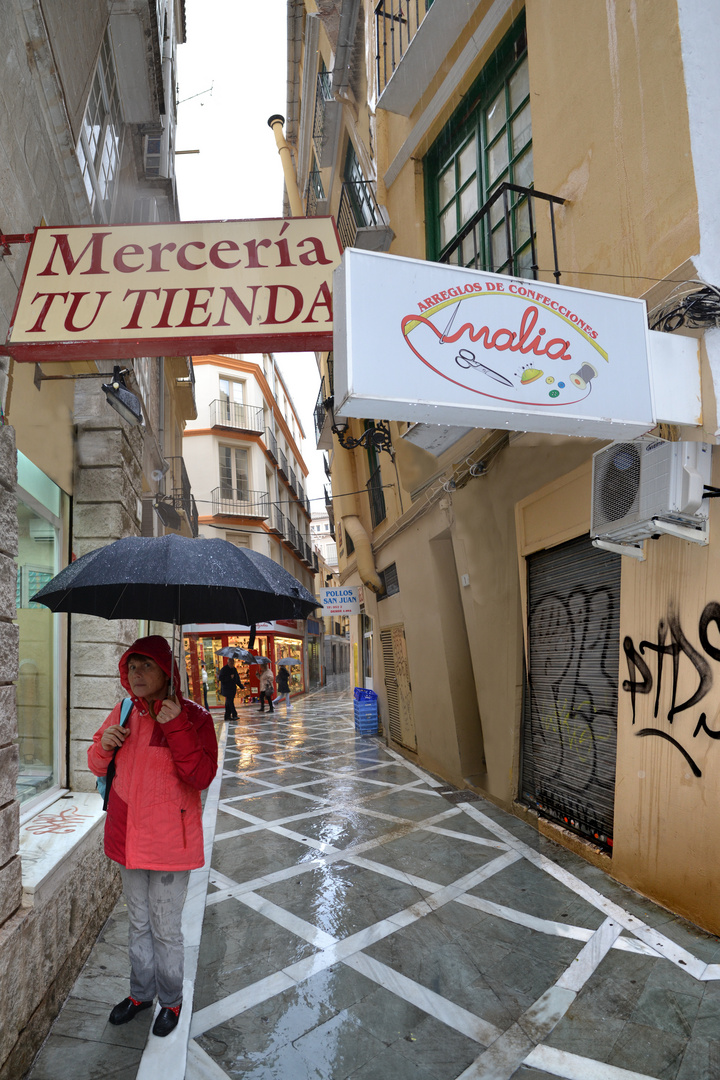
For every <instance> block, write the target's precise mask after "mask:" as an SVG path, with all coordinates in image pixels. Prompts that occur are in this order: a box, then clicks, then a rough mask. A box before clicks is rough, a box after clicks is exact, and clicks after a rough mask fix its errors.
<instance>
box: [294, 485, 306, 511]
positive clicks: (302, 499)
mask: <svg viewBox="0 0 720 1080" xmlns="http://www.w3.org/2000/svg"><path fill="white" fill-rule="evenodd" d="M295 494H296V495H297V497H298V499H299V500H300V503H301V505H302V506H305V488H304V487H303V486H302V484H301V483H300V480H299V479H298V482H297V489H296V492H295Z"/></svg>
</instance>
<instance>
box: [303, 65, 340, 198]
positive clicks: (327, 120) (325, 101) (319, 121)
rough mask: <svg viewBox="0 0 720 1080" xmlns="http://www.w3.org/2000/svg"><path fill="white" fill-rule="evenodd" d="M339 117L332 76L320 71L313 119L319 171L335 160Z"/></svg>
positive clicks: (314, 143)
mask: <svg viewBox="0 0 720 1080" xmlns="http://www.w3.org/2000/svg"><path fill="white" fill-rule="evenodd" d="M341 116H342V104H341V102H339V101H336V100H335V99H334V98H333V91H332V75H331V74H330V72H329V71H321V72H320V73H319V74H318V78H317V89H316V92H315V115H314V117H313V145H314V147H315V157H316V158H317V162H318V165H319V166H320V168H321V169H324V168H326V167H327V166H328V165H332V164H333V161H334V159H335V150H336V146H337V139H338V136H339V130H340V119H341ZM309 213H310V211H309V210H308V214H309Z"/></svg>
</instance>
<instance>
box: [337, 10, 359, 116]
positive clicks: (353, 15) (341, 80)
mask: <svg viewBox="0 0 720 1080" xmlns="http://www.w3.org/2000/svg"><path fill="white" fill-rule="evenodd" d="M359 12H360V0H349V2H348V0H345V2H344V3H343V6H342V11H341V13H340V30H339V32H338V43H337V50H336V52H335V62H334V64H333V75H332V91H333V96H334V97H340V96H342V95H343V94H345V93H346V92H347V87H348V83H349V82H350V61H351V59H352V50H353V43H354V41H355V30H356V27H357V20H358V14H359Z"/></svg>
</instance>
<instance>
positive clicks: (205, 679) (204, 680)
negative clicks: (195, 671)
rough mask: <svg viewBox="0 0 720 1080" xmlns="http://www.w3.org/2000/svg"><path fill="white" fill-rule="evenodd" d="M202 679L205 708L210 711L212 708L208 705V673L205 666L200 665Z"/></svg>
mask: <svg viewBox="0 0 720 1080" xmlns="http://www.w3.org/2000/svg"><path fill="white" fill-rule="evenodd" d="M200 678H201V679H202V688H203V701H204V702H205V708H206V709H207V710H208V711H209V710H210V706H209V705H208V699H207V688H208V673H207V669H206V667H205V665H204V664H201V665H200Z"/></svg>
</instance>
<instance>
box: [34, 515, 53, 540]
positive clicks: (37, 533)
mask: <svg viewBox="0 0 720 1080" xmlns="http://www.w3.org/2000/svg"><path fill="white" fill-rule="evenodd" d="M30 536H31V537H32V539H33V540H36V541H39V542H44V541H46V540H54V539H55V527H54V526H53V525H51V524H50V522H49V521H43V520H42V518H30Z"/></svg>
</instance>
